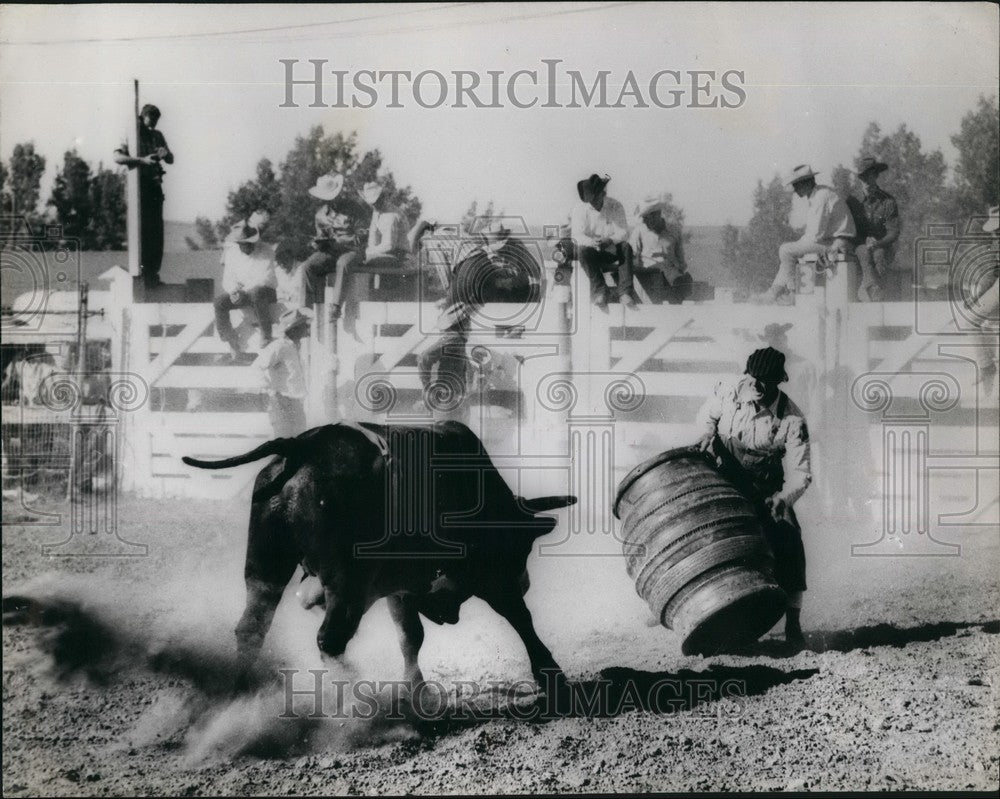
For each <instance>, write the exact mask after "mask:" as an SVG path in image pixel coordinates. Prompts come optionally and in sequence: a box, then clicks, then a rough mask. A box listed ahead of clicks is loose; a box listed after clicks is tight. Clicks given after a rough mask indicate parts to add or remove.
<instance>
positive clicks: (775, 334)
mask: <svg viewBox="0 0 1000 799" xmlns="http://www.w3.org/2000/svg"><path fill="white" fill-rule="evenodd" d="M791 329H792V323H791V322H785V323H784V324H779V323H777V322H770V323H769V324H767V325H764V332H763V333H761V334H759V335H758V336H757V338H759V339H760V340H761V341H765V342H766V341H774V340H775V339H787V337H788V331H789V330H791Z"/></svg>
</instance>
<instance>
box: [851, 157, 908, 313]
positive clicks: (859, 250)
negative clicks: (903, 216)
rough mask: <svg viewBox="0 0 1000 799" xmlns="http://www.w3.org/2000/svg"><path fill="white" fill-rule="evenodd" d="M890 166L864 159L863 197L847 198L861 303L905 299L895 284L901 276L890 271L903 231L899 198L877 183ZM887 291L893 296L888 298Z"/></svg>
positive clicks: (860, 172) (861, 166) (860, 171)
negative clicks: (857, 267) (897, 242)
mask: <svg viewBox="0 0 1000 799" xmlns="http://www.w3.org/2000/svg"><path fill="white" fill-rule="evenodd" d="M888 168H889V165H888V164H884V163H882V162H881V161H878V160H876V159H875V158H872V157H870V156H866V157H865V158H862V159H861V163H860V164H859V166H858V171H857V173H856V174H857V176H858V179H859V180H860V181H861V185H862V186H863V187H864V189H863V191H864V199H863V200H857V199H856V198H854V197H850V198H848V205H849V207H850V209H851V213H852V215H853V216H854V222H855V226H856V227H857V237H856V238H855V240H854V241H855V247H854V254H855V255H856V256H857V258H858V263H859V264H860V265H861V285H860V287H859V288H858V299H859V300H860V301H861V302H879V301H880V300H882V299H903V297H902V296H901V294H902V292H901V291H900V290H899V289H898V287H897V286H895V285H893V284H894V283H895V282H897V281H898V278H896V276H895V274H892V273H891V270H892V260H893V259H892V256H893V251H894V248H895V244H896V240H897V239H898V238H899V232H900V224H899V209H898V208H897V206H896V199H895V198H894V197H893V196H892V195H891V194H889V193H888V192H886V191H885V190H883V189H882V187H881V186H879V185H878V176H879V175H880V174H881V173H882V172H884V171H885V170H887V169H888ZM887 293H888V294H889V295H890V296H888V297H886V296H885V295H886V294H887Z"/></svg>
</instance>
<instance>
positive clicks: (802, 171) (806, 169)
mask: <svg viewBox="0 0 1000 799" xmlns="http://www.w3.org/2000/svg"><path fill="white" fill-rule="evenodd" d="M818 174H819V172H813V169H812V167H811V166H809V164H799V165H798V166H797V167H795V169H793V170H792V172H791V174H790V175H789V176H788V179H787V180H786V181H785V185H786V186H794V185H795V184H796V183H798V182H799V181H800V180H807V179H809V178H814V177H816V176H817V175H818Z"/></svg>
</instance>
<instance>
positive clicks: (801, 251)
mask: <svg viewBox="0 0 1000 799" xmlns="http://www.w3.org/2000/svg"><path fill="white" fill-rule="evenodd" d="M818 174H819V173H818V172H813V170H812V167H810V166H809V165H808V164H799V165H798V166H796V167H795V169H793V170H792V174H791V176H790V177H789V178H788V180H787V182H786V185H790V186H791V187H792V190H793V191H794V192H795V193H796V194H797V195H798V196H799V197H804V198H806V199H807V200H808V203H809V210H808V216H807V218H806V229H805V232H804V233H803V234H802V237H801V238H800V239H799V240H798V241H787V242H785V243H784V244H782V245H781V246H780V247H779V248H778V273H777V274H776V275H775V277H774V282H773V283H772V284H771V288H769V289H768V290H767V291H765V292H763V293H762V294H758V295H756V296H755V297H754V301H755V302H759V303H777V304H779V305H794V304H795V289H796V282H797V274H796V270H797V266H798V261H799V258H801V257H802V256H803V255H810V254H818V255H820V256H829V257H833V256H835V255H836V254H837V253H838V252H848V251H850V250H851V245H852V243H853V239H854V236H855V229H854V220H853V219H852V218H851V212H850V210H849V209H848V207H847V203H846V202H844V200H842V199H841V198H840V195H838V194H837V192H835V191H834V190H833V189H831V188H830V187H829V186H821V185H819V184H817V183H816V175H818Z"/></svg>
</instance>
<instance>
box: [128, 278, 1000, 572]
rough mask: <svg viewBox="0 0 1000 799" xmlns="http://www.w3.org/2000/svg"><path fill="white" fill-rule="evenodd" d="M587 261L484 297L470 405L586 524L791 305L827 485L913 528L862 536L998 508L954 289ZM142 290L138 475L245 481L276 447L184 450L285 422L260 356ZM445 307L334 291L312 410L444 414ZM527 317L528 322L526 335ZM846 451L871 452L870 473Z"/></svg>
mask: <svg viewBox="0 0 1000 799" xmlns="http://www.w3.org/2000/svg"><path fill="white" fill-rule="evenodd" d="M580 271H581V270H576V271H575V274H574V275H573V279H572V281H571V283H572V285H571V284H570V283H568V282H567V281H566V280H565V279H562V278H565V273H564V272H559V273H558V274H557V272H556V271H555V270H554V267H553V266H552V265H550V267H549V269H548V270H547V279H546V287H545V295H544V297H543V301H542V302H541V303H539V304H536V305H533V306H529V307H527V308H522V307H519V306H502V305H496V306H493V305H488V306H486V307H484V308H483V309H481V311H480V312H479V313H478V314H477V316H476V317H475V320H474V329H473V332H472V334H471V336H470V341H469V348H470V351H472V353H473V355H474V357H478V358H479V360H480V361H481V360H483V359H484V357H485V356H486V354H487V353H488V356H489V358H490V359H491V363H492V365H494V366H495V365H497V364H500V365H502V366H503V368H504V369H505V370H506V372H507V375H506V379H505V382H504V385H503V386H500V387H497V386H494V387H493V388H492V389H484V390H482V391H479V392H474V394H473V396H472V398H471V400H470V401H469V402H467V403H466V404H465V405H463V406H462V407H461V408H459V409H456V410H455V411H454V412H453V413H452V414H451V415H457V416H459V417H460V418H463V419H464V420H465V421H467V422H468V423H469V424H470V425H471V426H472V427H473V429H475V430H476V431H477V432H478V433H479V434H480V435H481V436H482V437H483V439H484V440H485V441H486V442H487V446H488V449H489V451H490V453H491V455H492V456H493V457H494V460H495V461H496V462H497V464H498V467H499V468H500V469H501V471H503V472H504V473H505V476H506V477H507V478H508V479H509V480H510V481H511V483H512V485H514V486H515V488H516V487H517V485H518V484H519V483H524V482H526V481H527V482H531V483H532V485H533V486H534V485H541V484H546V486H547V487H551V488H553V489H556V490H560V491H563V490H567V489H568V490H570V491H572V492H573V493H578V494H580V495H581V498H582V501H581V504H580V505H579V506H577V507H576V508H575V509H574V511H573V514H574V515H573V517H572V524H573V525H574V529H575V531H577V532H579V531H584V532H587V531H589V532H600V531H606V530H608V529H609V528H610V526H611V525H612V522H611V515H610V505H611V494H612V493H613V491H614V487H615V486H616V485H617V482H618V480H619V479H620V477H621V476H622V475H623V474H624V473H625V472H627V471H628V470H629V469H631V468H632V467H633V466H634V465H636V464H637V463H638V462H640V461H641V460H643V459H644V458H646V457H648V456H650V455H652V454H655V453H656V452H659V451H662V450H663V449H667V448H669V447H673V446H679V445H683V444H686V443H688V442H690V441H692V440H693V439H694V438H695V436H696V435H697V431H695V430H694V427H693V422H694V418H695V413H696V411H697V408H698V406H699V405H700V403H701V402H702V401H703V400H704V398H705V397H706V396H707V395H708V394H709V393H710V392H711V391H712V390H713V388H714V386H715V385H716V383H717V382H718V381H719V380H720V379H722V378H725V377H728V376H730V375H733V374H734V373H738V372H740V371H742V368H743V366H744V364H745V361H746V357H747V355H748V354H749V353H750V352H751V351H752V350H754V349H756V348H757V347H760V346H764V343H763V339H762V337H763V335H764V330H765V327H766V325H768V324H782V325H789V324H790V327H789V328H788V329H787V337H788V341H787V344H785V350H786V354H787V355H788V362H787V368H788V372H789V377H790V381H789V383H788V384H787V387H786V388H787V391H788V393H789V394H790V395H791V396H792V398H793V399H794V400H795V401H796V402H797V403H798V404H799V405H800V406H802V407H803V409H804V410H805V411H806V413H807V418H808V419H809V422H810V425H811V428H812V430H813V443H814V447H815V461H816V472H817V484H818V488H817V490H816V491H814V492H811V493H812V494H814V495H815V496H817V497H821V498H822V499H823V501H824V503H825V507H826V508H827V509H828V510H829V511H830V512H836V511H837V509H838V508H842V507H845V506H848V505H850V504H853V505H855V506H859V505H862V504H865V503H867V504H868V505H870V506H871V508H873V509H874V510H873V511H872V513H873V515H876V516H880V517H881V520H882V527H881V529H883V530H888V531H890V532H891V531H893V530H895V531H897V533H898V535H897V536H896V538H893V536H892V535H888V536H887V537H886V536H883V538H880V539H878V540H874V539H873V541H872V542H870V545H864V544H862V545H859V554H893V553H898V550H899V547H900V546H901V544H900V543H899V542H900V541H902V540H906V541H909V542H911V543H909V544H907V546H909V547H910V549H911V550H913V554H948V553H949V551H948V547H947V546H945V544H946V543H947V541H946V540H945V539H947V538H948V535H949V532H948V530H947V528H948V527H949V526H962V525H965V524H991V523H993V524H995V523H996V521H995V519H996V516H997V508H996V497H997V494H998V491H1000V488H998V486H997V474H998V470H997V441H998V432H1000V430H998V419H997V406H996V397H995V396H993V397H990V396H988V395H987V394H986V393H985V387H984V386H983V385H981V384H979V383H978V382H977V379H978V377H979V375H978V373H977V371H976V366H975V363H974V358H973V355H972V353H973V347H974V346H975V345H976V343H977V342H980V341H981V339H978V338H977V337H976V336H974V335H971V334H969V333H968V332H967V331H963V330H962V329H961V324H960V322H961V320H959V323H958V324H956V322H955V316H954V313H953V309H952V307H951V305H950V304H949V303H944V302H933V303H926V302H922V303H919V304H914V303H878V304H861V303H855V302H847V301H846V298H847V288H846V277H845V276H844V275H843V274H840V275H833V276H831V277H830V278H829V279H828V280H827V284H826V286H825V287H817V289H816V291H815V292H814V293H812V294H807V295H800V296H799V297H798V298H797V303H796V305H794V306H791V307H785V306H755V305H749V304H733V303H731V302H728V303H727V302H724V301H721V300H720V301H710V302H685V303H683V304H682V305H640V306H639V307H638V308H637V309H635V310H628V309H625V308H624V307H622V306H619V305H615V304H612V305H611V306H610V307H609V309H608V311H607V312H606V313H605V312H602V311H600V310H598V309H596V308H595V307H593V306H592V305H591V304H590V303H589V302H587V285H586V279H585V278H584V277H583V276H582V274H580ZM128 285H130V284H128ZM127 288H128V286H127V285H126V283H124V282H122V283H121V285H120V286H119V289H120V290H121V291H125V290H126V289H127ZM114 293H115V292H114V291H112V294H114ZM119 294H120V292H119ZM571 298H575V299H573V300H571ZM127 300H128V297H127V296H126V297H122V296H119V298H118V300H116V301H115V302H112V303H111V305H112V306H113V307H111V308H110V309H109V313H110V314H111V315H112V317H113V318H112V322H113V323H114V324H113V327H115V329H117V330H120V332H121V334H120V336H118V338H117V340H116V341H114V342H113V347H114V349H115V363H116V369H119V370H121V371H124V372H127V373H130V374H133V375H135V376H137V378H138V382H139V383H141V385H142V386H143V387H144V390H147V391H148V392H149V396H150V401H149V402H147V403H145V404H143V405H142V407H140V408H138V409H137V410H135V411H134V412H132V413H129V414H127V415H126V421H125V429H124V439H125V446H126V451H125V453H124V454H125V456H126V457H125V459H124V463H125V465H124V468H123V469H122V472H121V474H122V487H123V488H125V489H128V490H134V491H136V492H139V493H142V494H148V495H158V496H165V495H178V496H214V497H219V496H226V495H232V494H234V493H238V492H240V491H243V490H245V489H246V486H247V483H248V482H249V481H250V480H252V478H253V476H254V475H255V474H256V472H257V470H258V469H259V465H248V466H246V467H242V468H241V469H235V470H225V471H220V472H205V471H200V470H193V469H189V468H188V467H186V466H184V465H183V464H182V463H181V461H180V457H181V456H182V455H193V456H198V457H205V458H213V457H224V456H227V455H233V454H236V453H239V452H243V451H246V450H248V449H251V448H252V447H254V446H257V445H258V444H260V443H261V442H263V441H264V440H266V439H267V438H268V437H270V435H271V430H270V425H269V423H268V418H267V415H266V413H264V411H263V402H262V397H261V392H262V384H261V382H260V376H259V375H258V374H257V373H256V371H255V370H254V369H253V368H252V367H250V366H248V365H228V364H222V363H219V361H218V358H219V356H221V355H223V354H224V353H225V352H226V347H225V346H224V345H223V344H222V343H221V342H220V341H219V340H218V338H217V336H216V335H215V332H214V325H213V321H212V308H211V305H209V304H170V303H166V304H135V303H131V302H128V301H127ZM116 314H117V319H120V320H121V321H120V323H118V322H117V321H116V320H115V318H114V317H115V315H116ZM437 315H438V310H437V309H436V308H435V307H434V306H433V305H430V304H420V303H376V302H366V303H362V304H361V306H360V311H359V316H358V320H357V324H356V326H355V329H354V331H353V332H349V331H346V330H345V329H344V326H343V321H342V320H341V322H340V323H339V324H338V325H337V326H336V327H334V326H333V325H331V324H329V323H328V322H327V321H326V320H325V314H324V313H323V310H322V307H321V308H319V310H318V313H317V317H316V318H317V322H316V324H314V325H313V331H312V335H311V338H310V339H309V340H307V341H304V342H303V343H302V350H303V356H304V360H305V362H306V364H307V367H308V368H307V372H308V380H309V383H310V386H309V389H310V399H309V403H308V405H307V416H308V421H309V423H310V424H311V425H312V424H322V423H324V422H326V421H333V420H334V419H336V418H343V417H350V418H358V419H371V420H383V421H384V420H390V421H392V420H395V421H401V422H405V421H410V422H412V421H418V420H421V419H424V420H426V419H427V418H428V412H427V411H426V410H424V409H420V408H418V407H415V401H416V400H417V399H418V398H419V397H420V381H419V377H418V374H417V365H416V356H417V354H418V353H419V352H420V351H421V350H422V349H423V348H424V347H426V346H428V344H429V343H430V342H431V340H432V339H433V337H434V336H435V335H439V334H438V332H437V331H436V328H435V323H436V321H437ZM512 325H523V326H524V328H525V330H524V332H523V333H522V334H521V335H520V336H517V337H514V338H510V337H508V336H507V335H506V334H505V333H504V328H509V327H510V326H512ZM484 371H485V370H484ZM199 394H200V395H201V403H200V404H199V401H198V400H199ZM184 397H187V399H188V400H190V402H185V401H184V400H183V398H184ZM178 398H181V399H178ZM223 400H227V401H228V404H226V402H224V401H223ZM440 415H441V414H438V416H440ZM844 463H852V464H857V468H856V470H854V473H852V474H845V470H844V469H843V468H841V464H844ZM834 467H836V468H834ZM932 495H933V496H934V497H935V498H936V499H935V501H934V503H933V505H934V508H935V509H936V510H935V513H934V514H932V513H931V512H930V506H931V503H930V502H929V500H928V497H930V496H932ZM814 501H815V500H814ZM941 508H944V509H945V512H944V513H941V512H938V511H939V510H940V509H941ZM942 530H943V531H944V532H942ZM910 533H912V534H913V535H912V536H910V538H905V536H907V535H910ZM914 541H916V542H919V546H915V545H913V544H912V542H914ZM866 546H867V547H868V548H867V549H865V547H866Z"/></svg>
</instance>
